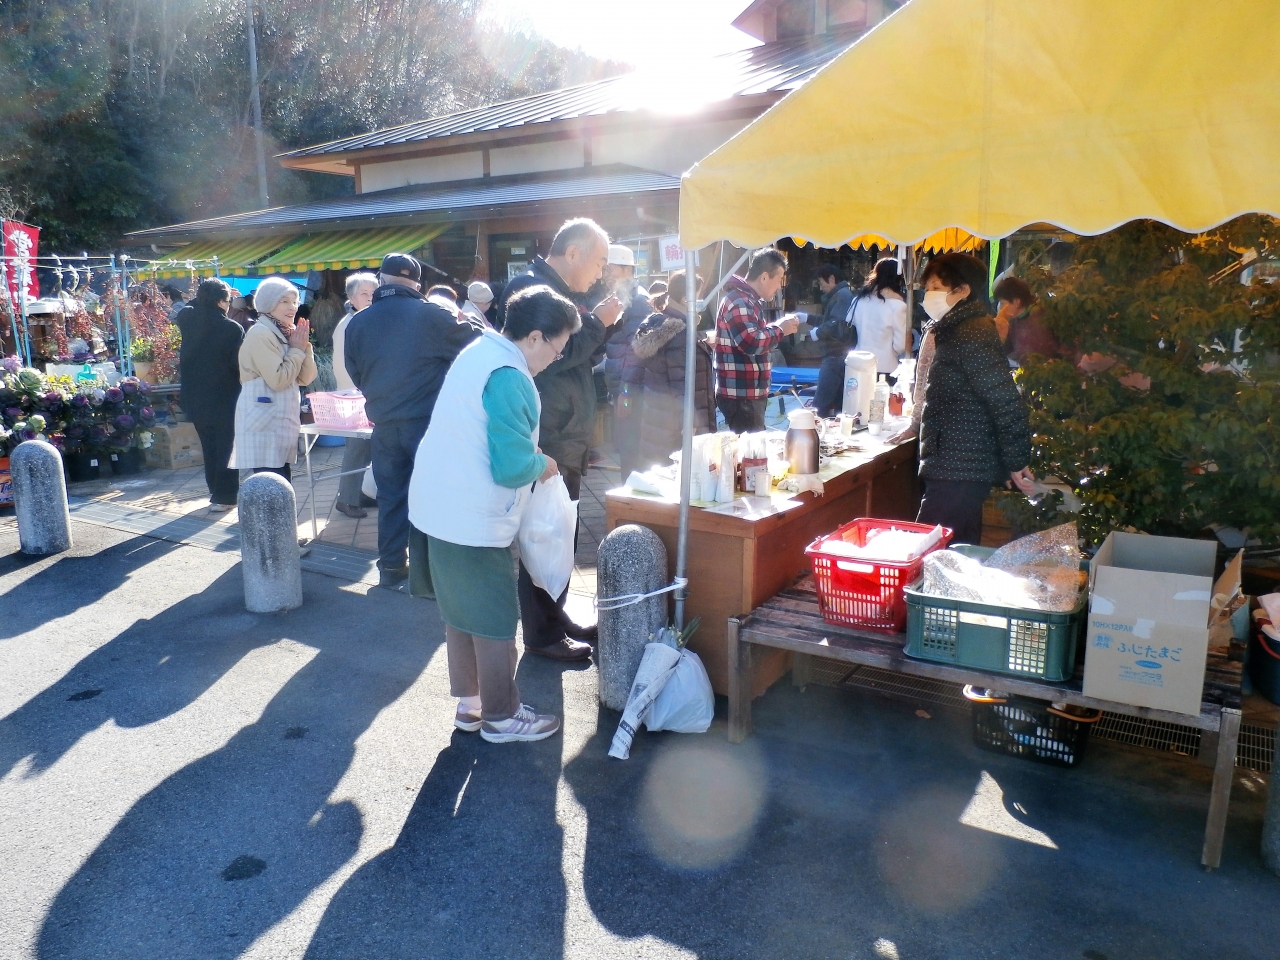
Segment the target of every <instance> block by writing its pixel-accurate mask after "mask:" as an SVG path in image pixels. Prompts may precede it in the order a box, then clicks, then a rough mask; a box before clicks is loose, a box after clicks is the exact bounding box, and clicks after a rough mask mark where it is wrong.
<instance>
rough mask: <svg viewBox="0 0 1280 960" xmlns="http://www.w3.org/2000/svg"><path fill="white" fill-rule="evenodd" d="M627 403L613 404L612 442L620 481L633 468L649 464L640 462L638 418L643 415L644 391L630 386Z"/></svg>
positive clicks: (624, 479) (624, 480) (638, 468)
mask: <svg viewBox="0 0 1280 960" xmlns="http://www.w3.org/2000/svg"><path fill="white" fill-rule="evenodd" d="M626 400H627V405H626V406H625V407H624V406H622V403H621V401H620V400H619V401H615V403H614V406H613V442H614V445H615V446H617V448H618V463H619V466H621V468H622V482H623V483H626V482H627V477H629V476H631V472H632V471H633V470H643V469H644V468H645V467H647V466H650V464H645V463H641V462H640V419H641V417H643V416H644V391H643V389H642V388H641V387H639V386H630V387H629V389H628V392H627V397H626Z"/></svg>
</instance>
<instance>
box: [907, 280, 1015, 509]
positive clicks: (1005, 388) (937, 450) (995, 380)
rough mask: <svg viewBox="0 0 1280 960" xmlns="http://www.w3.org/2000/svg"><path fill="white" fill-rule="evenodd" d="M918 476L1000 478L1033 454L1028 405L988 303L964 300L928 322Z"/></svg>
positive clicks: (1004, 478)
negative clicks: (929, 351)
mask: <svg viewBox="0 0 1280 960" xmlns="http://www.w3.org/2000/svg"><path fill="white" fill-rule="evenodd" d="M933 331H934V340H935V343H936V353H935V354H934V358H933V365H932V366H931V367H930V368H929V373H928V384H927V385H926V387H925V399H924V412H923V414H922V415H921V419H920V476H921V477H922V478H923V479H926V480H972V481H983V482H989V483H992V484H997V483H1003V482H1004V481H1005V480H1008V479H1009V474H1011V473H1013V472H1015V471H1018V470H1021V469H1022V468H1023V467H1025V466H1027V465H1028V463H1029V462H1030V460H1031V426H1030V421H1029V417H1028V413H1027V405H1026V403H1025V402H1023V399H1022V396H1021V395H1020V394H1019V393H1018V388H1017V386H1016V385H1015V384H1014V382H1013V371H1011V370H1010V369H1009V362H1008V360H1007V359H1006V358H1005V355H1004V348H1003V346H1002V345H1001V343H1000V335H999V334H998V333H997V332H996V325H995V322H994V321H993V320H992V318H991V314H990V312H989V310H988V308H987V305H986V304H985V303H983V302H981V301H975V300H974V299H973V298H970V299H968V300H962V301H961V302H960V303H958V304H956V305H955V306H954V307H952V308H951V311H950V312H949V313H947V314H946V315H945V316H944V317H943V318H942V319H941V320H939V321H938V322H937V323H935V324H934V326H933Z"/></svg>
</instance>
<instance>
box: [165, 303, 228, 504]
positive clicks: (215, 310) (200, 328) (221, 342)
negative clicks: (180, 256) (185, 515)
mask: <svg viewBox="0 0 1280 960" xmlns="http://www.w3.org/2000/svg"><path fill="white" fill-rule="evenodd" d="M230 302H231V288H230V287H229V286H227V284H226V283H224V282H223V281H221V280H217V279H210V280H202V281H201V282H200V286H199V287H198V288H197V289H196V298H195V302H194V303H192V304H191V305H189V306H186V307H183V308H182V310H180V311H179V312H178V316H177V318H176V320H175V322H176V323H177V325H178V330H179V331H180V332H181V333H182V346H181V348H180V349H179V352H178V379H179V382H180V383H181V384H182V397H181V400H180V402H181V403H182V411H183V412H184V413H185V414H186V415H187V416H188V417H190V418H191V423H192V426H194V427H195V428H196V435H197V436H198V437H199V438H200V450H201V452H202V453H203V454H204V482H205V483H206V484H207V485H208V487H209V508H210V512H211V513H226V512H227V511H228V510H230V509H231V508H232V507H234V506H235V505H236V497H237V494H238V493H239V492H240V472H239V471H238V470H232V469H230V468H229V467H228V466H227V463H228V461H229V460H230V459H231V445H232V443H233V442H234V441H235V438H236V401H237V400H238V399H239V398H240V342H241V341H242V340H243V339H244V329H243V328H242V327H241V326H240V324H238V323H236V322H235V321H234V320H232V319H231V318H229V317H228V316H227V306H228V305H229V304H230Z"/></svg>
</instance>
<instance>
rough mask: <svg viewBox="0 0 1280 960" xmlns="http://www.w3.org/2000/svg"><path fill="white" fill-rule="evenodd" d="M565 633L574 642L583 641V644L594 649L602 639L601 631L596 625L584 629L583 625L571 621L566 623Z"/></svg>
mask: <svg viewBox="0 0 1280 960" xmlns="http://www.w3.org/2000/svg"><path fill="white" fill-rule="evenodd" d="M564 632H565V633H567V634H568V635H569V636H570V637H572V638H573V639H574V640H581V641H582V642H583V643H589V644H591V645H592V646H593V647H594V646H595V645H596V642H597V641H598V640H599V639H600V629H599V628H598V627H597V626H596V625H595V624H594V623H593V624H592V625H591V626H589V627H584V626H582V624H579V623H574V622H573V621H571V620H570V621H568V622H566V623H565V625H564Z"/></svg>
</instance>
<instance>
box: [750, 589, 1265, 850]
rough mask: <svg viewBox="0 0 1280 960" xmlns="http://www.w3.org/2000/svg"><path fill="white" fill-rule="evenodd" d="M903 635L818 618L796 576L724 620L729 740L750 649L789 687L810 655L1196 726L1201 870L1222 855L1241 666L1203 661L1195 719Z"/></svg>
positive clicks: (805, 670)
mask: <svg viewBox="0 0 1280 960" xmlns="http://www.w3.org/2000/svg"><path fill="white" fill-rule="evenodd" d="M905 644H906V635H905V634H886V633H879V632H877V631H874V630H860V629H858V628H856V627H845V626H837V625H835V624H830V623H827V622H826V621H825V620H823V619H822V613H821V611H820V610H819V607H818V597H817V594H816V593H815V592H814V586H813V578H812V577H811V576H805V577H802V578H801V579H800V580H798V581H797V582H796V583H795V584H794V585H793V586H792V587H791V588H790V589H787V590H784V591H782V592H781V593H779V594H778V595H777V596H775V597H774V598H773V599H771V600H769V601H768V602H767V603H765V604H764V605H763V606H760V607H757V608H756V609H755V610H753V611H752V612H751V613H750V614H749V615H747V616H746V617H743V618H737V617H735V618H732V619H730V620H729V630H728V651H727V652H728V660H729V739H730V740H731V741H732V742H734V743H741V742H742V741H743V740H745V739H746V738H747V737H748V736H749V735H750V733H751V692H752V672H753V671H752V658H753V653H754V649H755V648H756V647H769V648H772V649H775V650H787V651H790V652H791V654H792V656H793V663H792V679H793V682H794V683H795V684H796V685H797V686H805V685H806V684H807V683H808V682H809V678H810V676H811V669H812V663H813V659H812V658H814V657H822V658H825V659H829V660H838V661H841V662H843V663H849V664H857V665H862V666H870V667H877V668H879V669H881V670H890V671H894V672H897V673H902V674H909V675H912V676H918V677H929V678H932V679H934V680H942V681H947V682H953V683H956V684H970V683H971V684H974V685H976V686H981V687H987V686H994V687H996V688H998V689H1000V690H1004V691H1007V692H1009V693H1014V694H1019V695H1022V696H1025V697H1032V698H1035V699H1037V700H1045V701H1053V702H1063V701H1065V702H1066V703H1071V704H1076V705H1079V706H1082V707H1090V708H1093V709H1097V710H1105V711H1108V712H1110V713H1120V714H1127V715H1129V716H1133V717H1143V718H1146V719H1151V720H1161V721H1164V722H1166V723H1174V724H1179V725H1181V726H1184V727H1194V728H1197V729H1199V730H1201V731H1202V736H1201V755H1202V756H1208V755H1213V757H1214V759H1213V786H1212V788H1211V792H1210V795H1209V817H1208V821H1207V823H1206V825H1205V834H1204V850H1203V852H1202V854H1201V858H1200V861H1201V863H1203V864H1204V865H1205V866H1206V867H1208V868H1209V869H1213V868H1215V867H1217V866H1218V864H1219V862H1220V861H1221V859H1222V839H1223V834H1224V832H1225V830H1226V826H1227V805H1228V803H1229V802H1230V800H1231V781H1232V777H1233V776H1234V772H1235V761H1236V743H1237V741H1238V740H1239V737H1240V717H1241V711H1240V683H1241V664H1240V663H1238V662H1236V661H1232V660H1229V659H1227V658H1226V657H1223V656H1213V655H1211V656H1210V658H1209V663H1208V665H1207V668H1206V671H1205V685H1204V696H1203V701H1204V702H1203V705H1202V707H1201V710H1200V715H1199V716H1197V717H1192V716H1188V715H1186V714H1181V713H1170V712H1168V711H1165V710H1152V709H1149V708H1147V707H1134V706H1130V705H1129V704H1127V703H1112V702H1110V701H1108V700H1095V699H1093V698H1091V697H1086V696H1085V695H1084V694H1083V693H1082V692H1081V677H1080V675H1079V674H1078V673H1077V675H1076V676H1075V677H1074V678H1072V680H1071V681H1070V682H1067V683H1046V682H1044V681H1040V680H1035V679H1027V678H1020V677H1013V676H1005V675H1003V674H993V673H987V672H985V671H982V670H974V669H971V668H968V667H961V666H955V665H952V664H946V663H935V662H932V661H928V660H914V659H912V658H910V657H908V656H907V655H906V654H904V653H903V652H902V649H903V647H904V646H905Z"/></svg>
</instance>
